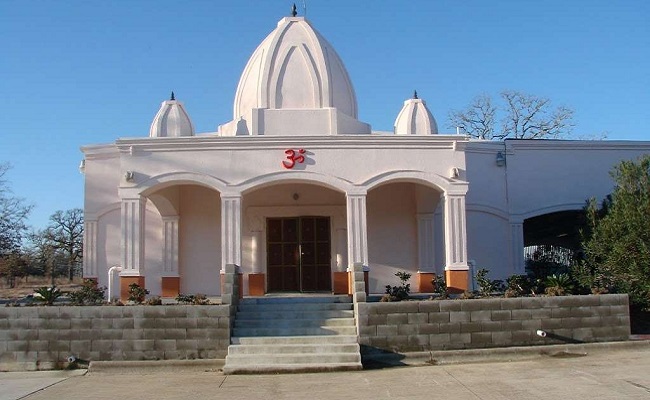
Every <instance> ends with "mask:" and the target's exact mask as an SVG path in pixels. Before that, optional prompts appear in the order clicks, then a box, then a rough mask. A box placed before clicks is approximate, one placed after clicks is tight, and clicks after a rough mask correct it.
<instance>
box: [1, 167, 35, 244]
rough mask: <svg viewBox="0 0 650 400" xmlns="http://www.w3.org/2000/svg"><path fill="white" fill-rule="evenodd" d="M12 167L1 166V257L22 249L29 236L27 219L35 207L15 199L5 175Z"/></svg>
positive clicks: (22, 200)
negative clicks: (22, 242)
mask: <svg viewBox="0 0 650 400" xmlns="http://www.w3.org/2000/svg"><path fill="white" fill-rule="evenodd" d="M10 168H11V166H10V165H9V164H7V163H2V164H0V257H3V256H6V255H8V254H10V253H13V252H15V251H17V250H18V249H19V248H20V245H21V241H22V239H23V238H24V237H25V235H26V234H27V228H28V227H27V217H28V216H29V213H30V212H31V211H32V208H33V205H30V204H25V200H24V199H22V198H19V197H15V196H14V195H13V193H12V191H11V188H10V187H9V185H8V183H7V181H6V179H5V175H6V174H7V171H9V169H10Z"/></svg>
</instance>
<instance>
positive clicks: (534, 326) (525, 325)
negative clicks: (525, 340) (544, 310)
mask: <svg viewBox="0 0 650 400" xmlns="http://www.w3.org/2000/svg"><path fill="white" fill-rule="evenodd" d="M544 321H554V322H550V323H549V324H550V326H552V327H553V328H559V327H560V325H561V323H560V320H559V319H529V320H522V321H521V329H522V330H526V329H528V330H530V331H533V332H534V331H536V330H538V329H542V328H543V327H544ZM545 329H546V328H545Z"/></svg>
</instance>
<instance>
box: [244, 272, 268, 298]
mask: <svg viewBox="0 0 650 400" xmlns="http://www.w3.org/2000/svg"><path fill="white" fill-rule="evenodd" d="M265 288H266V279H265V274H248V295H249V296H264V294H265V293H266V289H265Z"/></svg>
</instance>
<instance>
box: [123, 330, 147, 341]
mask: <svg viewBox="0 0 650 400" xmlns="http://www.w3.org/2000/svg"><path fill="white" fill-rule="evenodd" d="M122 339H123V340H138V339H144V329H127V330H124V331H123V332H122Z"/></svg>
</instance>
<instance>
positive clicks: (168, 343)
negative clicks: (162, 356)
mask: <svg viewBox="0 0 650 400" xmlns="http://www.w3.org/2000/svg"><path fill="white" fill-rule="evenodd" d="M153 348H154V350H156V351H163V352H164V351H176V341H175V340H169V339H164V340H154V342H153Z"/></svg>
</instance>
